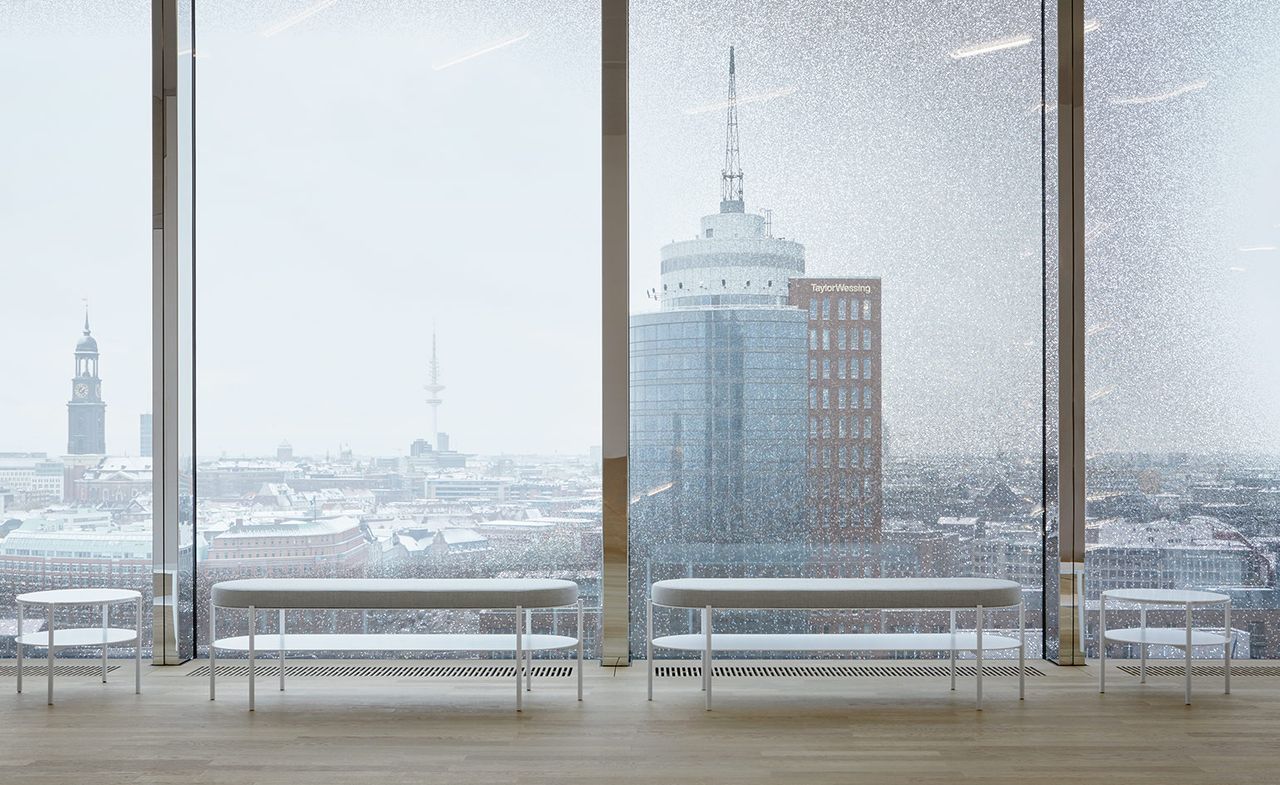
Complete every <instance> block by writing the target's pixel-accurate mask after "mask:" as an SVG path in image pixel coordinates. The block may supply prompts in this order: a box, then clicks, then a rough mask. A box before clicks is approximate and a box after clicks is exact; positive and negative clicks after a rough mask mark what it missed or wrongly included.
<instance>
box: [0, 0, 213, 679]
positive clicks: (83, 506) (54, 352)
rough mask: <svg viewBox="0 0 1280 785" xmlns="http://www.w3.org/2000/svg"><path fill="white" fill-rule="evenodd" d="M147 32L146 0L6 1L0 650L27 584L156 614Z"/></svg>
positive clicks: (0, 149)
mask: <svg viewBox="0 0 1280 785" xmlns="http://www.w3.org/2000/svg"><path fill="white" fill-rule="evenodd" d="M150 42H151V9H150V4H149V3H148V2H146V0H127V1H125V2H116V3H111V4H108V5H103V4H101V3H91V2H70V1H68V2H60V3H43V4H21V3H19V4H13V3H6V4H3V5H0V101H3V106H4V115H5V118H6V119H5V121H4V124H3V127H4V143H3V145H0V270H2V271H3V274H2V275H0V353H2V354H3V356H4V368H5V369H6V372H5V373H4V375H3V379H4V381H3V383H0V657H11V656H13V654H14V649H13V638H12V636H13V635H14V634H15V633H16V632H17V619H16V607H15V603H14V597H15V595H17V594H21V593H23V592H29V591H38V590H42V589H56V588H67V587H78V586H112V587H118V588H127V589H135V590H138V591H141V592H142V593H143V594H144V596H145V597H146V599H147V602H146V607H147V613H148V614H150V605H151V603H150V595H151V567H152V536H151V531H152V526H151V511H152V502H151V471H152V464H151V444H150V412H151V408H150V407H151V231H150V219H151V213H150V207H151V197H150V188H151V181H150V175H151V146H150V139H151V137H150V127H151V103H150V98H151V91H150V85H151V62H150V53H151V43H150ZM187 552H188V553H189V552H190V544H189V543H188V545H187ZM77 612H78V613H81V614H82V616H80V617H78V618H70V617H69V618H68V619H66V620H65V621H59V623H60V624H62V623H78V624H87V625H90V626H92V625H96V624H98V623H100V619H99V617H98V616H97V611H96V609H90V608H86V609H80V610H79V611H72V613H77ZM118 612H119V614H120V617H119V618H118V619H117V618H115V617H113V619H112V623H113V625H115V626H124V627H130V628H131V627H132V626H133V608H132V606H129V607H121V608H120V609H119V610H118ZM144 623H145V624H148V625H149V624H150V619H149V616H148V618H147V619H145V620H144ZM44 625H45V621H44V619H43V618H40V619H27V620H26V623H25V627H24V630H23V632H25V633H33V632H39V631H41V630H43V629H44ZM143 642H144V645H145V646H146V647H147V648H149V645H150V638H149V635H146V634H144V639H143ZM77 653H80V654H87V655H89V656H94V655H95V651H94V650H92V649H88V650H83V651H77V650H74V649H71V650H67V652H66V654H67V655H68V656H75V655H76V654H77ZM128 653H129V654H130V655H131V654H132V647H129V649H128Z"/></svg>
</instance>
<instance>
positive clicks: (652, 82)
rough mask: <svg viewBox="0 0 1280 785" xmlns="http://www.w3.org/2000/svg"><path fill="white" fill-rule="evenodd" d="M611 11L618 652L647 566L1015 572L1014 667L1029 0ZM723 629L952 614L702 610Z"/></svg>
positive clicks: (1026, 387) (1035, 416) (1039, 536)
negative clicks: (621, 190)
mask: <svg viewBox="0 0 1280 785" xmlns="http://www.w3.org/2000/svg"><path fill="white" fill-rule="evenodd" d="M1049 13H1050V16H1049V17H1048V18H1049V19H1050V20H1052V19H1053V18H1054V17H1053V16H1052V14H1053V13H1054V12H1053V10H1052V8H1050V11H1049ZM631 28H632V32H631V51H630V74H631V92H630V101H631V109H630V118H631V139H630V144H631V175H630V176H631V186H632V191H631V211H632V212H631V274H632V286H631V288H632V317H631V363H632V366H631V432H630V482H631V489H630V516H629V519H630V556H631V570H630V585H631V621H632V623H631V648H632V652H633V653H635V654H638V655H641V656H642V653H643V650H644V649H643V640H644V597H645V593H646V589H647V586H648V585H649V584H650V583H651V582H652V581H654V580H659V579H662V578H671V577H685V576H784V575H785V576H851V577H856V576H885V577H891V576H934V575H975V576H992V577H1000V578H1010V579H1013V580H1016V581H1019V582H1020V583H1021V584H1022V585H1023V586H1024V587H1025V592H1026V594H1025V597H1026V601H1027V607H1028V610H1029V611H1030V613H1029V616H1028V628H1029V631H1030V635H1029V643H1028V648H1029V650H1030V653H1031V654H1032V655H1033V656H1038V655H1039V654H1040V652H1041V648H1042V642H1041V640H1040V637H1039V634H1038V630H1039V628H1040V627H1041V624H1042V616H1041V608H1042V602H1043V597H1042V590H1043V585H1044V575H1045V565H1046V551H1045V534H1046V532H1045V514H1046V510H1045V504H1044V501H1045V499H1044V491H1045V488H1046V484H1045V477H1046V465H1045V446H1046V445H1045V439H1046V434H1045V422H1046V420H1045V415H1046V409H1045V403H1046V400H1045V397H1044V393H1045V389H1046V388H1045V378H1044V376H1043V374H1044V368H1045V363H1044V360H1045V357H1044V354H1043V352H1044V349H1045V347H1046V342H1047V341H1052V340H1055V339H1054V336H1052V335H1049V334H1047V333H1046V327H1045V323H1044V313H1045V310H1044V309H1045V307H1046V305H1054V303H1046V302H1045V296H1046V282H1050V281H1051V282H1052V283H1051V284H1050V285H1051V286H1056V272H1055V271H1054V270H1048V268H1049V266H1051V265H1052V263H1053V260H1052V259H1049V258H1046V249H1045V245H1044V240H1045V226H1044V215H1045V214H1044V199H1045V197H1046V193H1045V188H1046V183H1045V180H1044V170H1043V164H1044V163H1045V158H1044V155H1045V153H1046V149H1045V147H1044V146H1043V136H1044V131H1045V126H1044V123H1045V119H1044V109H1043V107H1044V105H1045V103H1044V92H1043V91H1044V89H1045V88H1044V81H1043V80H1042V75H1043V71H1042V67H1043V64H1044V62H1045V58H1046V57H1047V56H1049V53H1046V52H1043V51H1042V48H1041V39H1042V34H1043V33H1042V31H1043V30H1044V29H1045V22H1044V17H1043V16H1042V7H1041V4H1040V3H1032V2H1024V1H1023V0H987V1H986V2H980V3H976V4H974V3H965V4H941V5H940V4H937V3H926V2H914V1H912V0H907V1H905V2H874V3H860V4H856V5H854V4H839V5H834V6H823V7H821V8H820V9H819V8H818V7H817V6H814V5H812V4H808V3H798V2H782V3H773V4H760V3H746V2H734V1H733V0H697V1H696V2H686V1H684V0H681V1H680V2H677V1H676V0H635V1H634V2H632V3H631ZM1047 29H1048V31H1049V35H1050V36H1051V37H1052V35H1053V34H1054V33H1053V24H1052V22H1050V23H1049V25H1048V28H1047ZM1048 67H1049V68H1050V69H1052V68H1054V64H1053V62H1052V61H1049V64H1048ZM1049 73H1050V74H1052V73H1053V72H1052V70H1050V71H1049ZM1048 83H1049V89H1050V90H1052V89H1053V85H1054V80H1053V78H1052V77H1050V79H1049V81H1048ZM1052 103H1053V102H1052V100H1051V101H1050V104H1051V105H1052ZM1050 163H1052V162H1051V161H1050ZM1055 214H1056V213H1055ZM1054 269H1055V270H1056V268H1054ZM1046 270H1048V271H1049V272H1050V273H1051V274H1052V276H1053V277H1052V278H1047V277H1046ZM1054 307H1056V305H1054ZM1055 351H1056V350H1055ZM1050 359H1051V360H1052V361H1053V362H1056V355H1055V354H1053V353H1051V354H1050ZM1049 403H1050V404H1051V406H1052V407H1053V409H1052V410H1053V411H1056V398H1054V399H1050V401H1049ZM1053 422H1055V423H1056V416H1055V419H1054V420H1053ZM1049 482H1050V484H1049V486H1048V487H1049V488H1050V489H1051V492H1053V493H1056V486H1055V485H1054V484H1053V483H1055V482H1056V479H1055V478H1054V477H1050V480H1049ZM1050 559H1051V560H1053V559H1056V557H1055V556H1051V557H1050ZM1053 569H1054V571H1055V573H1054V574H1055V575H1056V561H1055V562H1053ZM748 623H749V624H750V625H752V627H753V628H756V629H758V628H759V625H766V626H767V628H769V629H773V630H776V631H780V632H781V631H788V630H792V631H814V632H875V631H886V632H896V631H915V630H920V631H940V630H945V629H946V625H947V618H946V614H945V613H918V612H912V613H880V612H877V613H847V614H836V613H804V614H792V613H778V614H769V615H767V616H766V615H764V614H759V613H754V614H748V613H737V614H733V613H726V614H725V620H724V621H723V622H719V621H718V622H717V629H719V630H726V631H732V630H734V629H737V628H738V626H739V625H742V628H743V629H745V625H746V624H748ZM994 623H995V624H996V625H1005V626H1009V625H1012V626H1013V627H1014V628H1015V629H1016V624H1017V619H1016V614H1014V613H1003V614H997V616H996V618H995V621H994ZM655 626H656V628H657V629H656V634H660V635H661V634H668V633H678V632H684V631H688V630H689V629H690V628H691V627H696V622H695V620H694V619H693V618H692V614H690V613H687V612H679V613H676V612H669V613H668V612H662V613H659V614H657V616H656V618H655Z"/></svg>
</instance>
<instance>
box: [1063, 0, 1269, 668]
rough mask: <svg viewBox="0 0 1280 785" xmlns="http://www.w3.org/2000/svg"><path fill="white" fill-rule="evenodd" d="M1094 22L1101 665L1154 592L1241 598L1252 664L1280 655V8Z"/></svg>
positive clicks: (1209, 620)
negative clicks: (1125, 600) (1112, 607)
mask: <svg viewBox="0 0 1280 785" xmlns="http://www.w3.org/2000/svg"><path fill="white" fill-rule="evenodd" d="M1086 12H1087V16H1088V17H1089V19H1090V20H1091V23H1092V26H1093V28H1094V29H1093V31H1092V32H1090V33H1089V34H1088V39H1087V41H1088V45H1087V46H1086V49H1085V58H1086V69H1085V79H1086V82H1085V94H1086V107H1087V113H1088V122H1087V123H1086V124H1085V133H1086V138H1085V143H1086V153H1087V155H1086V163H1085V174H1086V185H1085V200H1086V201H1085V211H1086V227H1085V228H1086V253H1087V265H1086V313H1087V329H1088V341H1087V344H1086V352H1087V379H1088V381H1087V395H1088V417H1087V438H1088V504H1087V508H1086V513H1087V517H1088V521H1087V551H1086V580H1085V587H1086V592H1087V595H1088V609H1089V621H1088V629H1089V633H1088V641H1089V647H1090V648H1089V653H1090V656H1096V654H1097V605H1098V598H1099V593H1100V592H1102V591H1104V590H1107V589H1114V588H1128V587H1136V586H1146V587H1159V588H1169V589H1205V590H1213V591H1221V592H1225V593H1227V594H1229V595H1231V597H1232V601H1233V610H1232V622H1233V627H1234V633H1233V636H1234V640H1233V647H1234V652H1235V656H1236V657H1270V658H1275V657H1278V656H1280V595H1277V592H1276V559H1277V556H1278V555H1280V415H1278V414H1277V412H1280V316H1278V314H1280V309H1277V307H1276V302H1277V301H1278V300H1280V146H1277V144H1276V140H1277V139H1280V108H1278V107H1280V61H1278V60H1277V58H1276V41H1277V40H1278V39H1280V9H1277V8H1276V7H1275V5H1274V4H1269V3H1255V2H1246V1H1244V0H1221V1H1219V2H1187V3H1176V4H1175V3H1165V2H1153V1H1152V0H1142V2H1116V1H1115V0H1090V2H1089V3H1088V5H1087V6H1086ZM1117 613H1121V612H1120V611H1117ZM1108 615H1109V616H1110V611H1109V612H1108ZM1133 615H1134V616H1135V617H1136V611H1134V612H1133ZM1165 621H1172V620H1170V619H1166V620H1165ZM1199 622H1202V623H1204V624H1205V625H1206V626H1213V625H1220V624H1221V616H1220V615H1219V614H1218V613H1217V612H1215V613H1214V614H1213V615H1212V617H1210V615H1209V614H1208V613H1206V615H1205V616H1204V618H1203V619H1202V620H1201V619H1199V618H1198V623H1199ZM1115 623H1116V624H1117V626H1119V625H1121V624H1124V623H1125V622H1123V620H1120V621H1117V622H1115ZM1176 623H1178V624H1180V622H1176ZM1110 625H1111V622H1110V619H1109V622H1108V626H1110ZM1111 651H1112V654H1113V656H1114V655H1116V654H1117V653H1118V652H1117V651H1116V650H1115V649H1112V650H1111ZM1206 651H1207V650H1206ZM1166 653H1168V654H1174V653H1175V652H1173V651H1170V652H1166ZM1135 654H1136V652H1135ZM1153 654H1158V652H1153ZM1179 656H1181V655H1180V654H1179Z"/></svg>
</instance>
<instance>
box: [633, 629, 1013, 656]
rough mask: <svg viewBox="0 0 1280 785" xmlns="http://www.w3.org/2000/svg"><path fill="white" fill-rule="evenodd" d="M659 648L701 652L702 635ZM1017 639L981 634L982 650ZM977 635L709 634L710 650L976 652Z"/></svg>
mask: <svg viewBox="0 0 1280 785" xmlns="http://www.w3.org/2000/svg"><path fill="white" fill-rule="evenodd" d="M653 645H654V646H656V647H658V648H662V649H679V650H681V651H703V650H705V648H706V645H707V639H706V636H705V635H701V634H697V633H693V634H687V635H665V636H663V637H661V638H654V640H653ZM1018 646H1019V643H1018V639H1017V638H1010V637H1008V636H1006V635H991V634H984V635H983V636H982V649H983V651H997V650H1001V649H1016V648H1018ZM977 649H978V636H977V635H976V634H974V633H972V632H957V633H956V634H955V636H954V637H953V636H952V635H951V633H947V632H940V633H885V634H874V633H849V634H830V633H829V634H819V633H795V634H737V633H712V635H711V650H712V651H977Z"/></svg>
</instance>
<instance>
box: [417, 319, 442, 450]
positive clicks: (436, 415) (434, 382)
mask: <svg viewBox="0 0 1280 785" xmlns="http://www.w3.org/2000/svg"><path fill="white" fill-rule="evenodd" d="M428 367H429V368H430V371H431V382H430V383H429V384H426V385H423V388H422V389H424V390H426V391H427V392H428V393H430V394H431V397H430V398H428V399H427V405H428V406H430V407H431V443H432V444H435V443H436V441H437V440H438V439H439V438H440V404H442V403H444V401H443V400H442V399H441V398H440V392H441V391H442V390H444V385H443V384H441V383H440V361H439V360H438V359H437V358H436V328H435V326H434V325H432V327H431V364H430V365H429V366H428ZM439 446H440V445H438V444H436V448H437V449H439Z"/></svg>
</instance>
